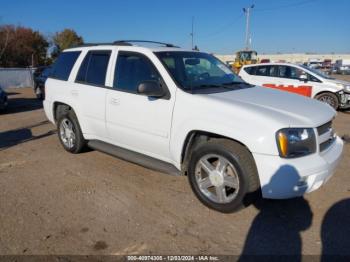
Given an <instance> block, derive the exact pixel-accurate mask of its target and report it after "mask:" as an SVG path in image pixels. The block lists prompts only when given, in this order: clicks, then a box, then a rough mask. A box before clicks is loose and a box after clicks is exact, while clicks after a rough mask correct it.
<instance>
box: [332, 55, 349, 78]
mask: <svg viewBox="0 0 350 262" xmlns="http://www.w3.org/2000/svg"><path fill="white" fill-rule="evenodd" d="M335 68H336V72H337V74H341V75H350V59H340V60H337V61H336V62H335Z"/></svg>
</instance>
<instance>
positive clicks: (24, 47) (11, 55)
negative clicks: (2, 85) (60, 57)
mask: <svg viewBox="0 0 350 262" xmlns="http://www.w3.org/2000/svg"><path fill="white" fill-rule="evenodd" d="M48 46H49V43H48V42H47V41H46V39H45V37H44V36H43V35H42V34H41V33H39V32H38V31H34V30H32V29H31V28H26V27H22V26H13V25H3V26H0V67H27V66H31V65H32V62H33V64H34V66H37V65H42V64H45V62H46V54H47V48H48Z"/></svg>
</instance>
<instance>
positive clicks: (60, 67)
mask: <svg viewBox="0 0 350 262" xmlns="http://www.w3.org/2000/svg"><path fill="white" fill-rule="evenodd" d="M80 53H81V52H80V51H73V52H63V53H61V54H60V56H59V57H58V58H57V60H56V62H55V63H54V64H53V66H52V70H51V72H50V75H49V77H50V78H55V79H59V80H65V81H67V80H68V78H69V75H70V72H71V71H72V68H73V66H74V64H75V62H76V61H77V59H78V57H79V55H80Z"/></svg>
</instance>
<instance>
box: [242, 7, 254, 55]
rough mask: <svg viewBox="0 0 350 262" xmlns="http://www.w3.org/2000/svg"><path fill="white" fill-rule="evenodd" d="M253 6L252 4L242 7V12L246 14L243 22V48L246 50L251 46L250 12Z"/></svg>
mask: <svg viewBox="0 0 350 262" xmlns="http://www.w3.org/2000/svg"><path fill="white" fill-rule="evenodd" d="M253 8H254V5H251V6H249V7H245V8H243V12H244V14H245V15H246V20H245V21H246V22H245V49H246V50H247V51H248V50H250V47H251V36H250V12H251V10H252V9H253Z"/></svg>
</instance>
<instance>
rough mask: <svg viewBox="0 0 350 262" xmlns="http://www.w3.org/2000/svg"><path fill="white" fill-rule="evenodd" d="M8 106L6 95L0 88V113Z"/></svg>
mask: <svg viewBox="0 0 350 262" xmlns="http://www.w3.org/2000/svg"><path fill="white" fill-rule="evenodd" d="M7 104H8V99H7V94H6V92H5V91H4V90H3V89H2V88H1V87H0V111H3V110H5V109H6V107H7Z"/></svg>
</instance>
